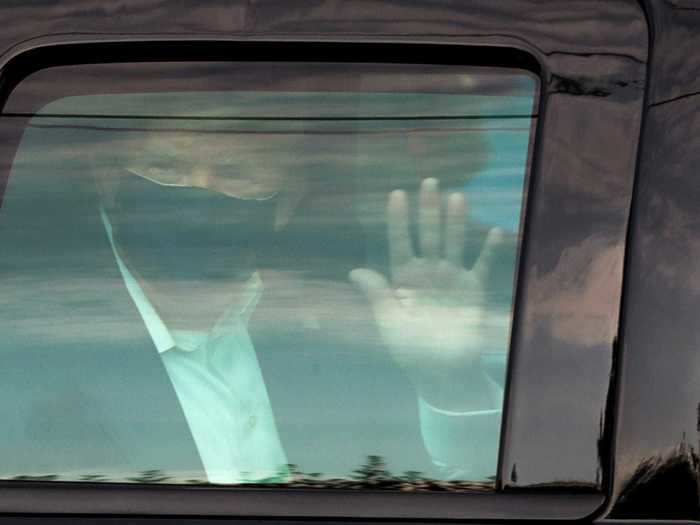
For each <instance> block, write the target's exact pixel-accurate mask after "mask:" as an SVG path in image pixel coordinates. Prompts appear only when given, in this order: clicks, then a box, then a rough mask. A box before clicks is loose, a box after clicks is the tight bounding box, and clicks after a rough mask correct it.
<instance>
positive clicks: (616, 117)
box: [0, 0, 653, 519]
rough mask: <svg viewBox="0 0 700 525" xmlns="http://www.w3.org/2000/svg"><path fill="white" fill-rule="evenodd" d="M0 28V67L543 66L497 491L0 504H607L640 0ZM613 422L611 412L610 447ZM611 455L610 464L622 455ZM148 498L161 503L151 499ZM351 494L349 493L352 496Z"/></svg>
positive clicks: (93, 7)
mask: <svg viewBox="0 0 700 525" xmlns="http://www.w3.org/2000/svg"><path fill="white" fill-rule="evenodd" d="M0 27H2V28H3V31H1V32H0V49H2V50H4V53H3V54H2V56H0V61H2V64H3V66H5V67H6V66H7V65H8V64H18V62H13V59H15V58H17V59H18V60H20V59H21V57H22V53H23V52H27V51H30V50H32V49H36V48H39V47H51V48H53V49H54V52H55V53H57V54H58V55H60V54H61V53H64V54H68V56H70V53H72V52H73V51H72V50H71V49H70V48H61V47H58V46H60V45H61V44H74V45H77V44H79V43H84V44H85V45H87V46H91V45H92V44H94V43H95V42H106V41H110V42H130V43H132V44H133V43H135V42H143V41H152V42H161V43H162V42H167V41H182V40H183V39H184V40H190V41H192V45H193V46H194V44H195V42H198V43H199V44H200V49H202V50H203V53H204V54H206V52H205V51H206V48H207V42H235V41H271V42H278V43H280V44H284V43H285V42H287V43H289V42H307V43H308V42H316V43H318V44H321V43H324V42H344V43H346V44H348V45H350V44H352V43H364V44H372V43H374V44H380V43H384V44H389V43H404V44H406V43H411V44H423V45H432V46H440V45H451V46H500V47H512V48H516V49H520V50H522V51H524V52H526V53H528V54H530V55H531V56H532V57H533V58H534V59H535V60H536V61H538V62H539V64H540V65H541V68H542V73H541V74H542V79H543V90H542V94H543V102H542V106H541V108H540V115H541V122H540V127H539V129H538V137H537V140H536V143H535V145H534V155H533V158H534V164H533V169H532V176H531V187H530V193H529V197H528V206H527V219H526V230H525V241H524V245H523V250H522V253H521V258H520V261H521V270H520V274H519V286H518V294H517V316H516V320H515V326H514V332H513V343H512V354H511V355H512V359H511V366H510V387H509V391H508V392H507V399H508V404H507V410H506V420H505V426H504V433H503V441H502V458H501V465H500V472H499V486H500V488H501V489H502V491H503V492H505V494H495V495H486V496H478V495H456V496H455V497H452V498H447V499H445V498H443V497H442V496H443V495H426V498H427V499H424V498H421V500H420V501H419V500H418V498H415V495H397V496H407V498H406V497H404V499H405V501H406V503H405V505H406V506H405V507H403V508H402V510H400V511H397V510H396V509H397V507H395V506H393V505H394V504H393V503H392V502H391V501H390V500H389V499H387V498H390V497H392V496H391V495H388V494H381V495H362V494H354V495H349V494H348V495H343V494H338V493H336V494H325V495H322V494H320V493H318V492H314V493H312V494H308V496H303V495H301V494H300V493H282V492H280V493H278V494H277V496H275V498H277V500H276V501H275V500H272V499H268V497H267V496H263V495H262V493H256V492H254V491H247V496H246V495H245V494H246V491H242V490H241V491H235V493H232V492H231V491H229V492H222V491H207V492H206V494H209V496H207V495H206V494H200V495H201V496H202V498H200V499H198V500H196V502H195V500H194V499H192V500H191V501H190V500H185V499H184V498H183V492H184V491H183V490H169V489H165V488H161V487H153V488H149V489H148V490H147V491H145V492H140V493H136V492H135V491H134V490H133V488H132V489H128V488H124V489H121V488H116V489H114V492H113V496H112V497H111V499H110V497H109V496H108V495H109V493H110V491H109V490H107V489H106V488H105V487H101V488H99V489H89V490H90V492H89V496H88V494H87V493H86V494H85V495H83V497H82V498H80V499H77V498H72V497H69V494H72V493H71V492H69V491H70V489H71V488H70V487H67V486H61V487H46V490H45V491H44V490H42V489H38V488H33V487H34V486H31V485H19V484H16V485H14V486H13V488H10V487H9V486H7V487H6V488H2V489H0V512H26V513H29V512H39V511H44V512H48V511H53V512H71V513H80V512H93V513H101V512H107V513H119V512H122V513H126V512H135V513H138V514H153V513H158V512H164V511H163V510H162V509H163V508H166V509H168V510H167V511H165V512H167V513H170V514H172V513H175V514H181V515H185V514H189V515H192V514H207V513H209V512H211V513H214V514H219V515H221V514H228V515H232V514H234V515H236V514H237V515H253V514H258V515H260V514H268V515H283V516H284V515H306V516H309V515H317V516H322V515H326V516H336V517H344V516H356V517H360V516H362V517H372V516H374V517H385V518H388V517H397V516H401V517H414V518H420V517H423V518H428V517H431V516H432V517H443V518H449V517H472V518H476V519H494V518H518V517H521V518H524V517H527V518H529V519H538V518H558V519H567V518H580V517H584V516H587V515H590V514H592V513H594V512H595V511H596V510H597V509H598V508H599V506H600V505H601V504H602V503H603V496H604V491H605V490H606V488H607V487H608V484H609V483H608V482H609V481H612V480H611V479H610V478H609V475H610V472H611V471H610V470H609V466H610V447H609V444H610V436H611V428H612V427H611V423H612V419H611V416H612V414H613V410H612V408H614V406H613V405H612V401H613V400H614V397H613V396H611V390H610V385H611V380H612V378H613V364H614V361H613V355H614V352H613V351H614V346H615V340H616V336H617V332H618V313H619V311H620V298H621V291H622V268H623V256H624V247H625V239H626V232H627V228H628V218H629V211H630V199H631V194H632V183H633V177H634V171H635V161H636V155H637V141H638V137H639V132H640V125H641V119H642V109H643V100H644V86H645V82H646V71H647V48H648V37H647V23H646V20H645V16H644V12H643V10H642V9H641V7H640V6H639V5H638V4H637V2H635V1H633V0H585V1H563V0H562V1H551V2H547V3H542V2H536V1H534V0H532V1H525V0H499V1H498V2H493V1H491V0H478V1H473V2H468V3H467V2H464V3H462V2H453V1H449V0H441V1H437V2H436V1H430V0H420V1H413V2H410V3H408V2H405V1H399V0H394V1H386V0H385V1H380V0H364V1H357V2H355V1H353V2H338V1H332V0H304V1H295V2H288V1H283V0H277V1H255V0H251V1H248V2H242V1H241V2H230V1H214V0H206V1H204V0H199V1H194V0H188V1H182V2H177V3H175V2H168V1H166V0H151V1H149V2H143V1H141V0H113V1H110V2H99V1H93V0H73V1H63V2H43V1H38V0H37V1H26V2H16V3H15V2H5V3H4V4H3V5H2V6H0ZM279 49H280V53H281V57H280V58H282V59H283V58H284V46H283V45H282V46H280V48H279ZM435 49H436V52H435V54H436V56H438V55H439V47H436V48H435ZM468 55H469V53H468V51H467V50H466V49H465V60H468V58H466V57H467V56H468ZM232 58H234V59H235V57H232ZM419 58H421V59H426V58H425V56H423V57H419ZM99 59H100V56H99V53H97V54H96V56H95V57H94V60H99ZM5 72H6V70H5ZM2 162H7V159H2ZM630 282H632V281H630ZM629 287H630V288H631V287H632V284H630V285H629ZM648 321H649V320H648V319H647V320H645V322H648ZM650 324H651V323H650ZM652 326H653V325H652ZM628 339H629V338H627V339H626V345H627V343H628V342H629V341H628ZM628 354H631V353H630V352H628ZM625 363H629V360H626V361H625ZM641 366H643V364H642V365H641ZM623 391H626V390H625V385H623ZM637 406H638V405H637ZM631 410H632V411H634V410H635V408H634V407H633V408H632V409H631ZM637 410H638V409H637ZM642 412H643V410H642ZM623 419H624V418H623ZM647 424H648V421H647ZM627 428H628V427H626V426H624V424H621V426H620V433H619V437H618V441H617V444H618V448H617V449H616V450H617V453H618V455H620V457H622V455H621V451H622V449H623V448H624V447H625V446H626V445H624V443H625V439H626V438H625V436H627V434H626V433H625V432H626V430H625V429H627ZM629 428H633V426H632V427H629ZM632 432H634V430H632ZM645 457H647V456H643V457H642V458H641V460H643V459H644V458H645ZM616 467H617V469H616V471H615V472H616V473H620V474H619V475H620V476H624V474H623V473H624V472H625V470H624V469H621V465H620V463H619V461H618V463H616ZM617 475H618V474H616V476H617ZM616 479H617V478H616ZM621 479H622V478H621ZM614 486H615V487H616V489H618V492H620V489H619V488H620V484H619V483H615V484H614ZM30 487H31V490H30ZM34 490H35V491H36V493H35V492H34ZM39 490H42V492H41V498H37V496H36V495H35V494H39ZM185 491H187V492H189V493H196V492H203V491H197V490H193V489H186V490H185ZM156 494H159V495H161V496H162V497H163V498H166V499H165V500H164V502H165V505H163V504H162V503H161V505H160V506H158V505H156V504H155V503H154V502H156V501H157V499H156V498H154V497H153V496H155V495H156ZM556 494H559V495H558V496H557V495H556ZM569 494H571V495H569ZM575 494H578V495H575ZM193 495H194V494H193ZM238 495H240V496H241V498H240V499H236V497H238ZM85 496H87V497H85ZM205 498H209V499H205ZM262 498H265V499H262ZM347 498H360V499H359V500H356V501H358V503H357V504H354V505H348V503H347V502H349V501H350V500H349V499H347ZM362 498H363V499H362ZM450 500H451V502H449V503H448V501H450ZM394 501H397V500H394ZM304 502H306V503H304ZM262 503H264V504H265V508H264V509H261V507H260V505H261V504H262ZM387 504H388V505H389V507H387ZM168 505H169V506H168ZM292 508H294V509H296V512H292V511H291V510H290V509H292ZM120 509H121V510H120ZM158 509H161V510H160V511H159V510H158ZM217 509H218V511H217ZM258 509H260V511H259V512H257V510H258Z"/></svg>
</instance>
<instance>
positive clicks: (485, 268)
mask: <svg viewBox="0 0 700 525" xmlns="http://www.w3.org/2000/svg"><path fill="white" fill-rule="evenodd" d="M504 242H505V235H504V233H503V230H501V229H500V228H492V229H491V230H489V232H488V234H487V235H486V240H485V241H484V247H483V248H482V249H481V254H480V255H479V258H478V259H477V261H476V263H475V264H474V268H473V271H474V273H475V274H476V276H477V278H478V279H479V281H482V282H486V280H487V279H488V277H489V273H491V272H492V271H493V268H494V266H495V264H496V260H497V258H498V249H499V247H500V246H502V245H503V243H504Z"/></svg>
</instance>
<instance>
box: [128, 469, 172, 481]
mask: <svg viewBox="0 0 700 525" xmlns="http://www.w3.org/2000/svg"><path fill="white" fill-rule="evenodd" d="M126 479H127V481H133V482H134V483H164V482H166V481H168V480H170V479H172V478H171V477H170V476H166V475H165V473H164V472H163V471H162V470H144V471H142V472H139V474H138V476H134V477H132V478H126Z"/></svg>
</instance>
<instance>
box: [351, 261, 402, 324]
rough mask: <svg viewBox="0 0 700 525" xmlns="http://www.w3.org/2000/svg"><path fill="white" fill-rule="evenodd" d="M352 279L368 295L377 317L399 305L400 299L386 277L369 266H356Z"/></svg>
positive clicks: (352, 272)
mask: <svg viewBox="0 0 700 525" xmlns="http://www.w3.org/2000/svg"><path fill="white" fill-rule="evenodd" d="M350 281H351V282H352V283H353V284H354V285H355V286H357V287H358V288H359V289H360V291H361V292H362V293H363V294H364V295H365V296H366V297H367V299H368V300H369V302H370V304H371V305H372V310H373V311H374V315H375V317H377V318H381V317H382V316H383V315H387V314H389V313H390V312H391V311H392V310H393V309H394V308H396V307H398V301H397V299H396V297H394V292H393V290H392V289H391V287H390V286H389V283H388V282H387V280H386V278H385V277H384V276H383V275H381V274H380V273H377V272H375V271H374V270H369V269H367V268H356V269H354V270H352V271H351V272H350Z"/></svg>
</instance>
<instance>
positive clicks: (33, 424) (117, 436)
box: [0, 63, 537, 490]
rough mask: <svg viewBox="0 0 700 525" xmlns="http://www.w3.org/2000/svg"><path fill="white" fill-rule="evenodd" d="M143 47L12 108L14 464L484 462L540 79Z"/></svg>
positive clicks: (194, 466) (418, 472)
mask: <svg viewBox="0 0 700 525" xmlns="http://www.w3.org/2000/svg"><path fill="white" fill-rule="evenodd" d="M125 67H126V66H125V65H123V64H122V65H112V66H110V65H103V66H82V70H81V71H83V72H84V71H86V70H87V71H93V72H94V73H95V74H94V75H92V77H91V78H93V79H94V78H97V79H98V80H95V82H96V87H95V88H94V89H93V90H92V91H91V92H90V91H89V90H88V91H87V92H85V93H83V94H78V95H71V96H62V97H59V98H57V99H55V100H53V101H50V102H48V103H46V104H42V107H41V109H40V110H38V111H29V110H26V109H25V108H24V107H23V105H22V100H21V97H20V95H16V97H17V100H14V101H13V99H12V97H11V98H10V101H9V102H8V105H7V107H6V108H5V111H4V113H3V114H2V115H1V116H0V122H1V123H2V124H3V125H5V126H9V127H11V126H21V129H22V133H23V134H22V138H21V141H20V143H19V147H18V150H17V152H16V155H15V156H14V160H13V161H12V167H11V172H10V175H9V179H8V185H7V188H6V191H5V194H4V197H3V201H2V208H0V242H1V243H2V249H3V257H2V261H1V262H0V271H1V273H0V312H2V313H1V316H0V323H1V324H2V327H1V330H2V333H3V338H2V339H0V356H2V362H3V367H2V371H1V372H0V379H1V380H0V400H1V401H0V408H1V409H2V417H3V419H4V421H3V423H2V426H3V428H4V431H3V434H4V437H3V438H2V439H1V440H0V477H1V478H5V479H52V480H65V481H74V480H88V481H103V482H125V481H126V482H143V483H216V484H232V485H235V484H263V485H265V486H270V487H274V486H300V487H338V488H355V489H363V488H372V489H387V490H464V489H483V490H489V489H490V488H491V487H492V486H493V483H494V480H495V476H496V465H497V460H498V444H499V436H500V427H501V415H502V403H503V389H504V386H505V385H504V382H505V371H506V360H507V351H508V346H509V332H510V325H511V321H512V313H513V306H512V305H513V289H514V279H515V275H516V268H515V263H516V256H517V250H518V246H519V240H520V224H521V215H522V203H523V202H524V192H525V188H526V185H525V182H526V173H527V171H528V161H529V150H530V145H531V140H532V134H533V130H534V127H535V123H536V117H537V116H536V114H535V113H534V108H535V107H536V101H537V79H536V78H535V77H534V76H532V75H531V74H529V73H526V72H522V71H517V70H508V69H499V68H486V67H462V66H459V67H458V66H440V67H438V66H411V65H387V66H386V67H385V68H384V69H382V68H380V67H378V66H377V65H373V66H372V67H369V66H366V65H362V64H354V65H352V64H347V65H344V67H343V69H342V75H346V77H347V78H348V79H352V81H350V80H348V81H347V83H346V84H347V85H345V84H343V83H342V82H338V81H336V82H330V81H328V80H327V78H326V76H328V74H327V71H326V69H324V68H328V67H331V66H326V65H324V64H315V65H308V64H299V65H298V68H297V69H296V70H295V69H294V68H290V66H289V64H287V65H285V66H284V67H285V69H284V71H286V74H287V75H288V76H289V75H292V77H291V78H288V77H285V78H286V81H285V82H281V81H279V82H278V81H274V82H272V81H270V82H268V79H267V78H266V77H265V76H264V75H262V76H261V77H260V78H259V79H258V80H257V84H256V83H255V82H252V81H251V80H250V78H251V77H252V76H254V75H252V73H251V72H254V71H258V72H259V71H260V67H261V66H260V64H252V63H251V64H238V65H235V66H232V65H219V66H217V67H219V68H220V70H221V71H222V72H223V73H222V74H228V75H229V76H230V78H229V82H228V86H229V87H228V88H227V89H221V88H220V85H219V84H216V86H217V89H211V90H206V89H205V90H202V89H197V90H192V91H189V90H187V89H186V87H185V88H183V86H182V85H180V84H178V83H176V82H175V80H177V78H176V77H177V76H178V71H179V70H178V69H177V68H174V66H172V65H168V66H167V67H165V66H163V68H164V69H163V71H162V72H161V73H160V77H159V81H160V82H165V80H164V78H166V77H167V75H172V76H173V78H174V79H175V80H173V82H175V84H173V85H175V86H177V89H174V88H173V89H167V90H166V89H163V90H162V91H153V90H151V89H144V88H143V79H142V78H141V79H140V82H141V83H140V84H138V86H140V88H139V89H137V87H135V86H136V84H134V85H131V84H129V82H128V81H126V80H124V78H125V77H124V75H125V73H124V71H129V70H128V68H127V69H125ZM136 67H137V66H136V65H134V68H136ZM138 67H140V68H142V69H143V68H144V67H146V66H143V65H140V66H138ZM147 67H151V68H156V69H157V67H158V65H157V64H152V65H149V66H147ZM182 67H183V68H184V67H185V66H182ZM275 67H276V65H275V64H267V65H265V68H266V69H265V71H267V72H268V73H269V75H270V77H271V78H273V77H275V71H276V70H275ZM280 67H282V66H280ZM226 68H234V70H235V72H236V73H237V74H232V73H231V72H230V71H229V72H227V71H228V70H227V69H226ZM256 68H257V69H256ZM75 69H76V68H73V69H71V68H66V69H65V70H64V73H61V71H62V68H54V71H53V72H51V71H50V72H48V73H40V74H39V75H42V74H43V75H44V77H39V78H44V80H46V79H49V80H50V79H51V78H52V77H51V75H55V78H59V77H60V75H61V74H63V75H64V77H65V75H67V77H66V78H70V75H71V74H73V73H75V71H74V70H75ZM246 72H248V73H250V74H249V75H248V76H247V77H246V76H245V73H246ZM290 72H291V73H290ZM98 73H99V74H98ZM180 73H181V71H180ZM338 74H340V73H338ZM239 76H240V78H245V79H247V80H246V84H245V88H238V87H237V78H239ZM168 78H169V77H168ZM342 78H345V77H342ZM336 80H337V79H336ZM32 82H33V80H32V77H30V78H29V79H28V80H27V81H26V83H27V86H32V85H34V84H32ZM110 82H112V83H114V84H110ZM120 82H121V84H119V85H120V86H122V87H121V88H120V89H113V88H110V89H107V88H106V87H105V88H104V89H99V87H100V86H113V85H116V84H118V83H120ZM241 82H243V81H241ZM251 82H252V83H251ZM36 85H38V86H40V87H41V86H43V87H41V89H44V90H50V89H51V87H50V86H51V82H48V81H45V82H44V83H43V84H42V83H41V82H38V83H36ZM212 85H215V83H214V82H213V81H212ZM256 86H257V88H256ZM22 89H23V85H22V84H21V85H20V86H19V87H18V88H17V92H18V93H20V94H21V93H22ZM26 89H27V92H29V91H30V90H29V87H27V88H26ZM35 91H36V90H35ZM35 95H36V93H33V95H32V96H35ZM46 97H47V100H48V99H50V98H52V97H51V96H50V93H47V94H46ZM53 98H56V97H53Z"/></svg>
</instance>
